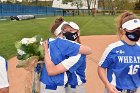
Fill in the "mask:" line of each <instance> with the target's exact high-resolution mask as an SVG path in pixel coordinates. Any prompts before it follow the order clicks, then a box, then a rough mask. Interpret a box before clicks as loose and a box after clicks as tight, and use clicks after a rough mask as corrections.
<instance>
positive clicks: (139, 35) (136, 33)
mask: <svg viewBox="0 0 140 93" xmlns="http://www.w3.org/2000/svg"><path fill="white" fill-rule="evenodd" d="M125 35H126V36H127V38H128V39H129V40H131V41H138V40H139V38H140V30H135V31H134V32H126V33H125Z"/></svg>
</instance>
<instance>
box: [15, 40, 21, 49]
mask: <svg viewBox="0 0 140 93" xmlns="http://www.w3.org/2000/svg"><path fill="white" fill-rule="evenodd" d="M21 46H22V44H21V43H20V42H19V41H17V42H15V47H16V48H17V49H20V47H21Z"/></svg>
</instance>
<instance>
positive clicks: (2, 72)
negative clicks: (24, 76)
mask: <svg viewBox="0 0 140 93" xmlns="http://www.w3.org/2000/svg"><path fill="white" fill-rule="evenodd" d="M7 69H8V68H7V62H6V60H5V59H4V58H3V57H1V56H0V93H9V89H8V87H9V83H8V78H7Z"/></svg>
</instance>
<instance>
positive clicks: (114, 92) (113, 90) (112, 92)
mask: <svg viewBox="0 0 140 93" xmlns="http://www.w3.org/2000/svg"><path fill="white" fill-rule="evenodd" d="M106 88H107V91H108V93H121V92H120V91H118V90H117V89H116V87H115V86H113V85H111V84H109V85H107V87H106Z"/></svg>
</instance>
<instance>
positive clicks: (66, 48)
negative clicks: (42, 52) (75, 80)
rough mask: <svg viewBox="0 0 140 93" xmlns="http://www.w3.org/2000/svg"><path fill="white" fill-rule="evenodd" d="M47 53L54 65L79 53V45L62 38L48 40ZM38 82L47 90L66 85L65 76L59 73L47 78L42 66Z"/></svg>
mask: <svg viewBox="0 0 140 93" xmlns="http://www.w3.org/2000/svg"><path fill="white" fill-rule="evenodd" d="M48 43H49V52H50V57H51V60H52V62H54V64H55V65H57V64H59V63H60V62H61V61H63V60H65V59H66V58H68V57H69V56H75V55H77V54H78V52H79V48H80V45H79V44H77V43H75V42H71V41H68V40H66V39H62V38H56V39H49V42H48ZM40 81H41V82H42V83H44V84H45V85H46V88H47V89H54V90H55V89H56V88H57V86H63V85H65V84H66V83H67V81H68V78H67V74H66V72H65V73H61V74H58V75H56V76H49V75H48V73H47V71H46V67H45V65H44V67H43V69H42V72H41V76H40Z"/></svg>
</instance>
